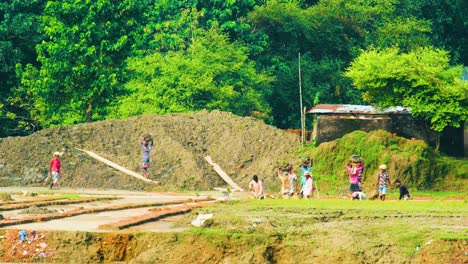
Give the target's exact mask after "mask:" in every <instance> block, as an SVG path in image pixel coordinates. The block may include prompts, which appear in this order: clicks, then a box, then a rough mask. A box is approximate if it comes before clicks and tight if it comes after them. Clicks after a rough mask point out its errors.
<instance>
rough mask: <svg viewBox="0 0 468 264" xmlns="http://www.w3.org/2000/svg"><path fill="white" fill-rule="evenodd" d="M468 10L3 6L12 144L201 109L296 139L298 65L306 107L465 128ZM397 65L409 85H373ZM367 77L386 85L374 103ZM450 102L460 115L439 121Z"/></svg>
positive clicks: (286, 4)
mask: <svg viewBox="0 0 468 264" xmlns="http://www.w3.org/2000/svg"><path fill="white" fill-rule="evenodd" d="M467 10H468V7H467V3H466V1H463V0H450V1H449V0H441V1H429V0H287V1H286V0H228V1H219V0H203V1H200V0H189V1H176V0H162V1H149V0H122V1H111V0H96V1H91V0H79V1H72V0H64V1H56V0H49V1H46V0H21V1H20V0H11V1H3V2H2V3H0V122H1V124H2V125H1V126H0V137H3V136H8V135H24V134H27V133H31V132H34V131H35V130H38V129H40V128H43V127H52V126H57V125H65V124H74V123H80V122H90V121H94V120H105V119H108V118H116V117H118V118H124V117H127V116H132V115H137V114H141V113H171V112H187V111H197V110H200V109H220V110H224V111H231V112H233V113H236V114H239V115H252V116H256V117H258V118H262V119H263V120H265V121H266V122H268V123H270V124H272V125H275V126H277V127H280V128H297V127H299V124H300V114H301V113H300V109H299V89H298V87H299V84H298V68H299V59H298V54H299V53H300V54H301V65H300V66H301V69H302V72H301V76H302V94H303V98H304V100H303V101H304V105H305V106H306V107H312V106H313V105H314V104H316V103H350V104H359V103H363V102H364V101H363V94H364V95H365V96H364V98H365V99H368V100H370V99H372V100H371V102H373V103H378V104H382V105H388V104H391V103H395V104H396V103H399V104H400V103H401V104H403V103H404V104H405V105H412V109H413V112H414V113H415V114H416V113H418V114H419V115H420V116H423V117H424V118H426V119H430V120H433V128H434V129H436V130H440V129H441V128H442V127H445V126H449V125H450V126H457V125H459V123H460V122H461V121H462V119H463V118H466V115H465V116H464V115H463V111H462V110H461V107H466V104H465V103H463V101H464V100H466V92H465V90H464V89H465V88H464V87H465V84H463V83H461V82H459V81H457V80H458V79H459V78H458V79H457V75H458V74H459V66H457V65H463V64H464V65H468V60H467V59H468V58H467V57H466V54H468V51H467V47H468V45H467V44H466V43H467V42H466V38H467V36H468V32H466V26H465V20H466V19H465V18H466V17H467V15H468V14H467ZM363 50H365V51H366V52H364V53H362V51H363ZM372 54H374V55H373V56H374V57H373V58H372V59H370V57H369V56H371V55H372ZM449 55H450V56H449ZM418 56H420V57H421V59H419V57H418ZM412 57H417V58H418V59H415V58H413V59H411V58H412ZM426 57H428V59H427V60H426V59H425V58H426ZM442 58H443V61H441V60H442ZM399 59H405V60H406V61H407V62H408V63H409V62H412V63H413V62H414V63H416V62H418V63H422V61H424V62H426V63H428V65H426V66H424V67H423V65H419V66H415V65H416V64H414V65H413V64H411V67H409V66H408V65H399V64H398V60H399ZM372 60H375V61H372ZM386 60H388V63H389V65H388V67H393V68H394V70H395V71H396V69H399V71H400V73H399V74H400V75H397V74H396V73H394V74H393V75H392V76H393V77H392V78H393V79H392V78H390V77H389V79H385V78H383V77H382V76H380V75H373V73H374V72H376V70H375V68H373V67H378V68H379V69H382V70H384V69H383V68H381V67H383V65H379V64H375V62H376V61H380V62H382V63H383V62H385V63H387V61H386ZM395 60H396V61H395ZM418 60H419V61H418ZM437 63H439V64H437ZM436 64H437V65H442V64H443V66H437V67H436V68H437V69H439V68H440V69H441V70H440V71H439V72H437V73H435V68H434V69H432V68H431V69H432V70H431V69H429V68H428V67H429V66H431V65H436ZM371 65H373V66H372V67H371ZM398 67H399V68H398ZM434 67H435V66H434ZM454 67H455V68H454ZM347 69H348V70H347ZM358 72H360V74H358ZM366 74H367V75H368V76H373V77H374V80H381V81H382V80H385V82H388V83H387V84H385V85H384V84H382V85H380V86H379V88H375V90H366V89H371V88H372V84H371V81H370V80H369V81H368V82H369V85H371V86H370V87H367V88H364V86H365V85H364V84H360V82H361V81H362V82H363V83H364V75H366ZM378 74H383V73H378ZM395 76H397V77H395ZM398 76H399V77H398ZM405 76H413V77H414V78H413V79H403V77H405ZM390 79H391V80H392V81H391V82H390ZM353 82H354V83H355V84H356V85H357V86H358V87H360V88H359V89H355V88H353V85H352V83H353ZM377 82H378V81H376V83H375V86H376V87H377V86H378V84H377ZM366 85H367V83H366ZM392 85H394V87H397V86H398V87H406V89H407V90H411V91H406V90H405V91H404V92H403V91H402V92H398V93H396V92H393V90H392V89H393V88H394V87H393V86H392ZM395 85H396V86H395ZM392 87H393V88H392ZM395 89H397V90H398V89H400V88H395ZM401 89H402V88H401ZM387 90H389V91H390V90H392V92H393V95H392V96H393V97H392V98H393V99H391V100H390V99H389V98H387V97H389V96H390V95H388V94H386V93H385V92H386V91H387ZM464 96H465V97H464ZM450 100H452V101H450ZM448 101H450V102H452V103H451V104H450V105H451V106H450V107H447V108H448V109H451V110H450V111H449V112H441V111H436V110H433V108H434V107H436V105H437V104H439V103H441V102H444V103H447V102H448ZM423 106H424V107H426V108H424V109H423ZM452 106H453V107H452ZM418 107H419V108H418ZM424 113H432V114H424ZM436 113H437V114H436Z"/></svg>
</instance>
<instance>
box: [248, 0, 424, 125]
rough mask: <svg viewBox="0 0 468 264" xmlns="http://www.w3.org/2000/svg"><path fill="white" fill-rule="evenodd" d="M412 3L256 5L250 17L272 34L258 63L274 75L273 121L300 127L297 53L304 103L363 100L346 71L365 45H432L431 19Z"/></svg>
mask: <svg viewBox="0 0 468 264" xmlns="http://www.w3.org/2000/svg"><path fill="white" fill-rule="evenodd" d="M412 8H413V6H411V5H409V4H408V3H406V2H404V3H403V1H401V2H400V1H395V0H384V1H377V0H322V1H319V2H318V3H316V4H314V5H307V4H304V3H302V1H281V0H270V1H267V3H266V5H264V6H258V7H257V8H256V9H255V10H254V12H252V13H251V16H250V19H251V20H252V21H253V22H252V23H253V24H254V25H255V28H257V29H258V30H260V31H263V32H265V34H266V35H267V36H268V42H269V46H268V47H267V49H266V50H265V53H264V54H262V56H259V57H258V60H257V61H258V63H257V64H260V65H261V67H264V68H267V69H270V70H271V71H272V72H273V74H274V75H275V76H276V81H275V82H274V83H273V89H272V90H273V91H272V94H271V95H270V96H269V97H268V98H269V103H270V104H271V106H272V115H273V117H274V120H275V122H274V124H275V125H277V126H279V127H298V126H299V123H300V121H299V120H300V117H299V115H300V111H299V105H298V98H299V93H298V76H297V75H298V71H297V69H298V63H297V57H298V53H299V52H300V53H301V54H302V55H303V59H302V62H301V68H302V81H303V85H302V87H303V96H304V99H305V102H306V105H308V106H312V103H313V102H314V101H315V102H317V101H319V102H321V103H361V100H360V91H358V90H355V89H352V87H351V83H350V81H349V80H348V79H346V78H345V77H344V76H343V73H344V71H345V69H346V67H347V66H348V65H349V63H350V62H351V61H352V60H353V59H354V58H355V57H356V56H358V55H359V52H360V50H361V49H366V48H367V47H371V46H373V47H382V48H384V47H392V46H399V47H400V48H401V49H402V50H411V49H413V48H417V47H420V46H427V45H428V44H429V41H430V39H429V37H428V36H427V35H428V33H429V32H430V26H429V23H428V22H427V21H423V20H419V19H416V18H414V17H413V16H412V15H411V12H412Z"/></svg>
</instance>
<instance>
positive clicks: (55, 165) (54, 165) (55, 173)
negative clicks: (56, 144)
mask: <svg viewBox="0 0 468 264" xmlns="http://www.w3.org/2000/svg"><path fill="white" fill-rule="evenodd" d="M60 155H62V153H61V152H58V151H56V152H54V156H53V158H52V160H51V161H50V164H49V173H50V174H52V181H51V182H50V189H53V188H54V187H55V188H56V189H58V188H60V184H59V178H60V173H62V170H61V168H60V167H61V164H60V159H59V157H60Z"/></svg>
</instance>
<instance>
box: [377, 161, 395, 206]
mask: <svg viewBox="0 0 468 264" xmlns="http://www.w3.org/2000/svg"><path fill="white" fill-rule="evenodd" d="M379 169H380V172H379V173H378V174H377V187H379V197H380V200H382V201H385V194H386V193H387V184H388V186H390V187H391V186H392V184H391V183H390V176H388V173H387V165H385V164H382V165H380V166H379Z"/></svg>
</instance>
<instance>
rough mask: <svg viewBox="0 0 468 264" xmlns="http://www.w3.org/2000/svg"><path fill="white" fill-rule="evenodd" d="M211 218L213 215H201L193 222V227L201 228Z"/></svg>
mask: <svg viewBox="0 0 468 264" xmlns="http://www.w3.org/2000/svg"><path fill="white" fill-rule="evenodd" d="M211 217H213V214H199V215H198V216H197V219H195V220H193V221H192V225H194V226H196V227H200V226H202V225H203V223H205V221H206V220H208V219H210V218H211Z"/></svg>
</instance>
